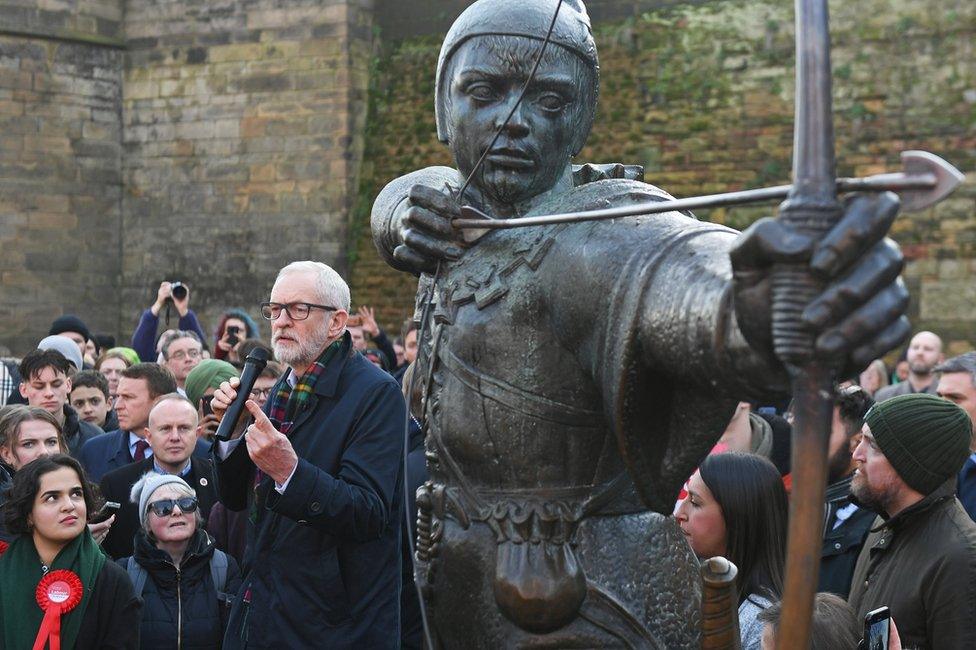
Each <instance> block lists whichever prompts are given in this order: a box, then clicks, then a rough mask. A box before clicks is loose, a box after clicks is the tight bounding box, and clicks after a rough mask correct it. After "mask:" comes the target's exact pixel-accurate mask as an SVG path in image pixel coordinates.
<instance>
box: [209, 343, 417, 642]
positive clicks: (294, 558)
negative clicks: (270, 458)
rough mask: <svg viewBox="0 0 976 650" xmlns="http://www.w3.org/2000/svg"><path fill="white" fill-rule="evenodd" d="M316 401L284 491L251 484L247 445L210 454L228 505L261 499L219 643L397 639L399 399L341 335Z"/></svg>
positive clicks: (296, 432) (295, 441) (294, 435)
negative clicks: (241, 575)
mask: <svg viewBox="0 0 976 650" xmlns="http://www.w3.org/2000/svg"><path fill="white" fill-rule="evenodd" d="M284 380H285V377H282V378H281V379H280V380H279V384H280V383H281V382H283V381H284ZM276 391H277V387H276V388H275V390H274V391H272V394H274V393H275V392H276ZM310 399H311V402H310V404H309V406H308V408H307V409H306V410H305V411H303V412H302V414H301V415H299V416H298V418H297V420H296V421H295V424H294V426H293V428H292V430H291V433H290V434H289V439H290V441H291V444H292V446H293V447H294V449H295V453H296V454H297V455H298V458H299V460H298V467H297V468H296V469H295V473H294V474H293V475H292V478H291V481H290V483H289V484H288V487H287V489H286V490H285V492H284V494H278V493H277V492H276V491H275V489H274V481H273V480H272V479H271V478H269V477H265V478H264V479H263V480H262V481H261V483H260V484H259V485H258V486H257V489H256V490H255V487H254V486H255V466H254V463H253V462H252V461H251V458H250V456H248V453H247V447H246V445H245V444H243V443H241V444H238V445H237V447H236V448H235V449H234V450H233V451H232V452H231V453H230V454H229V455H228V456H227V458H226V459H225V460H223V461H220V460H219V458H218V459H216V461H215V462H216V468H217V483H218V491H219V494H220V499H221V501H222V502H223V503H224V505H225V506H226V507H227V508H228V509H230V510H243V509H245V508H249V507H251V506H252V505H253V503H254V500H255V495H256V498H257V503H258V504H259V507H256V508H255V515H254V520H253V522H252V523H249V524H248V557H247V559H246V560H245V566H244V581H243V584H242V585H241V591H240V593H239V595H238V598H237V599H236V600H235V602H234V606H233V609H232V610H231V615H230V622H229V624H228V629H227V636H226V637H225V638H224V648H241V647H244V646H245V644H246V647H248V648H330V649H335V648H357V649H359V648H370V649H374V648H397V647H399V643H400V620H399V610H400V581H401V572H400V535H401V525H402V521H403V513H402V508H403V500H402V485H401V480H402V463H403V457H402V454H403V427H404V420H405V417H406V413H405V410H406V407H405V404H404V400H403V396H402V394H401V393H400V391H399V388H398V387H397V384H396V382H395V381H394V380H393V378H392V377H391V376H390V375H388V374H387V373H385V372H383V371H382V370H380V369H379V368H377V367H375V366H374V365H373V364H372V363H370V362H369V361H367V360H366V359H365V358H364V357H363V356H362V355H360V354H357V353H355V352H354V351H352V349H351V339H350V337H349V335H348V334H346V337H345V339H344V340H343V344H342V348H341V349H340V351H339V353H338V354H337V355H336V357H335V358H333V360H332V361H331V362H330V363H329V365H328V366H327V367H326V369H325V371H324V372H323V374H322V376H321V377H320V378H319V380H318V381H317V382H316V384H315V391H314V394H313V395H312V397H311V398H310ZM270 404H271V402H270V400H269V402H268V404H267V405H266V409H267V408H270Z"/></svg>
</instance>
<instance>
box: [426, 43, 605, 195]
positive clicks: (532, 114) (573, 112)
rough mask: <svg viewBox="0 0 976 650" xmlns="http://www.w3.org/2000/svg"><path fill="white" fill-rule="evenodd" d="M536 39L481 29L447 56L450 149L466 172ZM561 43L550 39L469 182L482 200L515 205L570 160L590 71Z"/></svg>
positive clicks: (502, 111) (527, 66)
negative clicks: (491, 33)
mask: <svg viewBox="0 0 976 650" xmlns="http://www.w3.org/2000/svg"><path fill="white" fill-rule="evenodd" d="M540 45H541V42H540V41H536V40H532V39H527V38H520V37H515V36H491V37H486V36H481V37H476V38H472V39H471V40H469V41H467V42H466V43H464V44H463V45H462V46H461V47H460V48H459V49H458V51H457V52H456V53H455V54H454V56H453V57H452V60H451V64H450V68H449V70H448V75H447V77H446V82H447V83H448V84H450V86H449V91H448V93H447V94H446V95H447V106H446V107H445V108H446V109H447V116H448V130H449V142H450V147H451V153H452V154H453V155H454V161H455V163H456V165H457V167H458V170H459V171H460V172H461V173H462V174H463V175H464V176H465V177H467V176H468V174H470V173H471V170H472V169H473V168H474V166H475V163H476V162H477V161H478V159H479V158H480V157H481V154H482V152H484V151H485V149H486V148H487V147H488V146H489V145H490V144H491V140H492V138H493V137H494V135H495V133H496V132H497V131H498V128H499V126H501V125H502V123H504V121H505V118H506V117H507V116H508V114H509V112H510V111H511V110H512V107H513V106H514V105H515V102H516V100H517V99H518V97H519V94H520V93H521V91H522V87H523V86H524V85H525V82H526V80H527V79H528V77H529V73H530V72H531V69H532V64H533V63H534V60H535V57H536V56H537V55H538V51H539V47H540ZM593 74H595V73H594V72H593V71H592V70H591V69H590V68H588V66H587V65H586V64H585V63H583V62H582V61H581V60H579V58H578V57H576V56H575V55H574V54H572V53H571V52H569V51H568V50H566V49H564V48H562V47H560V46H558V45H553V44H550V45H549V46H548V47H547V49H546V55H545V56H544V58H543V60H542V63H541V64H540V66H539V69H538V71H537V72H536V74H535V76H534V78H533V80H532V83H531V84H530V85H529V87H528V89H527V91H526V93H525V97H524V99H523V100H522V102H521V103H520V104H519V106H518V109H517V110H516V111H515V114H514V115H513V116H512V119H511V120H509V121H508V123H507V125H506V126H505V128H504V129H503V130H502V133H501V135H500V136H499V137H498V140H497V141H496V142H495V144H494V145H493V146H492V147H491V150H490V151H489V153H488V156H487V157H486V158H485V162H484V163H482V166H481V167H480V169H479V170H478V173H477V175H476V176H475V177H474V179H473V180H472V183H473V184H474V185H475V186H477V187H478V188H479V189H480V190H481V192H482V193H483V194H484V195H485V196H486V198H488V199H489V200H493V201H497V202H500V203H505V204H515V203H519V202H521V201H525V200H527V199H530V198H532V197H533V196H536V195H538V194H541V193H543V192H545V191H547V190H549V189H550V188H552V186H553V185H555V183H556V181H557V180H558V179H559V177H560V175H561V174H562V172H563V170H564V169H565V167H566V165H567V164H568V163H569V161H570V157H571V155H572V152H573V147H574V143H575V142H578V141H579V137H580V134H579V133H578V130H579V129H580V128H583V127H581V126H580V125H581V124H582V123H583V120H582V116H583V115H584V111H586V110H593V103H594V101H595V100H594V97H593V93H592V91H591V89H592V88H593V77H592V76H591V75H593Z"/></svg>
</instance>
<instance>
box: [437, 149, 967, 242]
mask: <svg viewBox="0 0 976 650" xmlns="http://www.w3.org/2000/svg"><path fill="white" fill-rule="evenodd" d="M901 160H902V167H903V169H904V171H901V172H894V173H886V174H875V175H873V176H866V177H863V178H838V179H837V191H838V192H841V193H844V192H886V191H891V192H895V193H896V194H898V195H899V196H900V197H901V207H902V211H903V212H917V211H919V210H924V209H925V208H928V207H929V206H932V205H934V204H936V203H938V202H939V201H941V200H942V199H944V198H945V197H946V196H948V195H949V194H951V193H952V192H953V191H954V190H955V189H956V188H957V187H958V186H959V184H960V183H962V181H963V179H964V178H965V176H964V175H963V174H962V172H960V171H959V170H958V169H956V168H955V167H953V166H952V165H951V164H949V163H948V162H946V161H945V160H943V159H942V158H940V157H939V156H936V155H935V154H932V153H929V152H927V151H903V152H902V154H901ZM792 190H793V186H792V185H776V186H774V187H762V188H757V189H751V190H740V191H737V192H723V193H721V194H706V195H703V196H693V197H687V198H683V199H671V200H665V201H654V202H651V203H639V204H636V205H624V206H620V207H616V208H606V209H601V210H586V211H582V212H563V213H560V214H547V215H540V216H535V217H517V218H514V219H494V218H492V217H489V216H488V215H486V214H485V213H484V212H482V211H481V210H478V209H477V208H474V207H471V206H467V205H466V206H464V207H462V208H461V217H460V218H459V219H455V220H454V221H453V222H452V223H451V225H452V226H454V228H457V229H458V230H504V229H508V228H527V227H529V226H548V225H552V224H556V223H577V222H581V221H599V220H603V219H616V218H618V217H634V216H641V215H646V214H659V213H661V212H672V211H676V210H701V209H704V208H718V207H723V206H728V205H742V204H745V203H763V202H766V201H778V200H781V199H785V198H786V197H787V196H789V193H790V192H791V191H792Z"/></svg>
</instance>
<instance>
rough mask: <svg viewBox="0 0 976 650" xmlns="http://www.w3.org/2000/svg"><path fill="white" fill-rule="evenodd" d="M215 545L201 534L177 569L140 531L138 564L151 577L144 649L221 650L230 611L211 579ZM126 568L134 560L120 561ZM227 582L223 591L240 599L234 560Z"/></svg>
mask: <svg viewBox="0 0 976 650" xmlns="http://www.w3.org/2000/svg"><path fill="white" fill-rule="evenodd" d="M213 554H214V546H213V542H212V541H211V540H210V539H209V538H208V537H207V534H206V533H205V532H203V530H200V529H197V532H196V534H195V536H194V537H193V539H191V540H190V544H189V546H188V547H187V552H186V555H184V557H183V561H182V562H181V564H180V568H179V569H178V570H177V568H176V567H175V566H173V563H172V561H171V560H170V557H169V555H168V554H166V553H165V552H164V551H161V550H159V549H158V548H156V546H155V545H154V544H153V543H152V542H150V541H149V539H148V538H147V537H146V534H145V532H144V531H142V530H140V531H139V532H138V533H137V534H136V538H135V555H134V557H135V559H136V561H137V562H138V563H139V564H141V565H142V566H143V567H145V569H146V571H147V572H148V574H149V576H148V578H147V580H146V584H145V587H143V590H142V594H141V596H142V599H143V605H142V624H141V630H140V638H141V645H140V647H141V648H142V650H150V649H155V648H159V649H160V650H163V649H165V650H173V648H179V649H181V650H202V649H204V648H208V649H209V648H219V647H220V644H221V641H222V640H223V637H224V627H225V624H226V620H227V613H228V612H229V606H228V604H227V603H226V602H225V601H219V600H218V597H217V590H216V589H215V587H214V584H213V578H212V577H211V574H210V561H211V559H212V558H213ZM119 564H120V565H121V566H122V568H123V569H124V568H126V566H127V565H128V558H123V559H121V560H119ZM227 565H228V566H227V583H226V585H225V586H224V589H223V592H224V593H227V594H231V595H233V594H236V593H237V590H238V588H239V587H240V585H241V574H240V570H239V569H238V567H237V562H235V561H234V558H232V557H230V556H228V557H227Z"/></svg>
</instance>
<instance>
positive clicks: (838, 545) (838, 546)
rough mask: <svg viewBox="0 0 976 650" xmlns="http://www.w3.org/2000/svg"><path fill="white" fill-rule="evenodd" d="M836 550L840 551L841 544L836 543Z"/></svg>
mask: <svg viewBox="0 0 976 650" xmlns="http://www.w3.org/2000/svg"><path fill="white" fill-rule="evenodd" d="M834 548H835V549H837V550H838V551H839V550H840V542H837V543H835V544H834Z"/></svg>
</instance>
